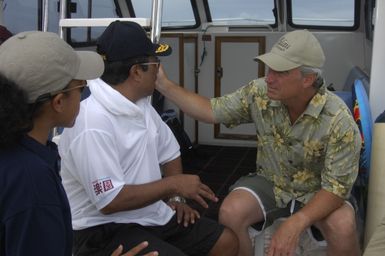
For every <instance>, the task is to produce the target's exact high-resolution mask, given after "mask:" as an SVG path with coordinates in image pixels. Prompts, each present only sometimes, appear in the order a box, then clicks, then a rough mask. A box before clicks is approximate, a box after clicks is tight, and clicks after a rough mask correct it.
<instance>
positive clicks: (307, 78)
mask: <svg viewBox="0 0 385 256" xmlns="http://www.w3.org/2000/svg"><path fill="white" fill-rule="evenodd" d="M303 79H304V86H305V88H309V87H312V86H313V84H314V82H315V80H316V79H317V74H315V73H313V74H306V75H304V76H303Z"/></svg>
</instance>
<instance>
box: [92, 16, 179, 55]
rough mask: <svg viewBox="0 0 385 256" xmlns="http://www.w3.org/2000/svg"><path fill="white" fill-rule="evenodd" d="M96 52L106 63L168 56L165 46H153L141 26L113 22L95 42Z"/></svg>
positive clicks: (167, 46) (169, 52) (132, 23)
mask: <svg viewBox="0 0 385 256" xmlns="http://www.w3.org/2000/svg"><path fill="white" fill-rule="evenodd" d="M96 44H97V50H96V51H97V52H98V53H99V54H100V55H101V56H102V57H103V59H104V60H105V61H107V62H114V61H124V60H129V59H133V58H137V57H144V56H168V55H170V54H171V52H172V49H171V47H170V46H169V45H167V44H154V43H152V42H151V40H150V39H149V38H148V37H147V33H146V31H145V30H144V29H143V27H142V26H141V25H139V24H138V23H136V22H131V21H118V20H117V21H114V22H111V23H110V25H109V26H108V27H107V28H106V29H105V31H104V32H103V34H102V35H101V36H100V37H99V38H98V40H97V43H96Z"/></svg>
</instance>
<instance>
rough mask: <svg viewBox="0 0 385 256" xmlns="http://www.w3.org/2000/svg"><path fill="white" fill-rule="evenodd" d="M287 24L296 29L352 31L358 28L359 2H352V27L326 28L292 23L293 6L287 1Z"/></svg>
mask: <svg viewBox="0 0 385 256" xmlns="http://www.w3.org/2000/svg"><path fill="white" fill-rule="evenodd" d="M287 22H288V25H289V26H290V27H292V28H296V29H306V28H308V29H319V30H333V31H336V30H340V31H341V30H343V31H354V30H357V29H358V28H359V27H360V1H359V0H354V23H353V26H349V27H348V26H326V25H299V24H295V23H294V22H293V4H292V0H288V1H287Z"/></svg>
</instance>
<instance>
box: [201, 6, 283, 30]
mask: <svg viewBox="0 0 385 256" xmlns="http://www.w3.org/2000/svg"><path fill="white" fill-rule="evenodd" d="M203 6H204V8H205V14H206V19H207V22H215V21H213V19H212V16H211V11H210V5H209V2H208V0H203ZM273 15H274V19H275V22H274V23H273V24H265V25H267V26H270V27H271V28H277V27H278V18H277V15H278V13H277V3H276V1H274V8H273ZM214 25H215V24H214ZM228 26H229V27H232V26H234V27H240V26H243V25H239V24H234V25H232V24H229V25H228ZM244 26H248V27H249V26H253V25H250V24H247V25H246V24H245V25H244ZM260 26H264V25H255V27H260Z"/></svg>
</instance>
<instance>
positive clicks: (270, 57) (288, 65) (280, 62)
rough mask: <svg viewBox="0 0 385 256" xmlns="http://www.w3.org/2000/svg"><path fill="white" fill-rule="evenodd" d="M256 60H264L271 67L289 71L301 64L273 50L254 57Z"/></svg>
mask: <svg viewBox="0 0 385 256" xmlns="http://www.w3.org/2000/svg"><path fill="white" fill-rule="evenodd" d="M254 60H255V61H262V62H263V63H265V64H266V65H267V66H268V67H269V68H271V69H273V70H275V71H287V70H291V69H293V68H298V67H299V66H301V64H298V63H296V62H293V61H290V60H288V59H286V58H285V57H282V56H280V55H278V54H275V53H273V52H269V53H265V54H262V55H260V56H257V57H255V58H254Z"/></svg>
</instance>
